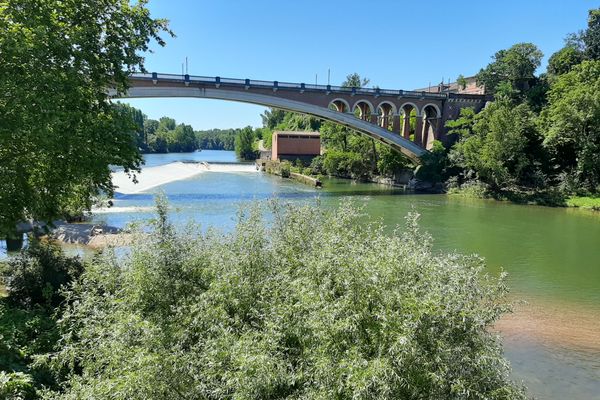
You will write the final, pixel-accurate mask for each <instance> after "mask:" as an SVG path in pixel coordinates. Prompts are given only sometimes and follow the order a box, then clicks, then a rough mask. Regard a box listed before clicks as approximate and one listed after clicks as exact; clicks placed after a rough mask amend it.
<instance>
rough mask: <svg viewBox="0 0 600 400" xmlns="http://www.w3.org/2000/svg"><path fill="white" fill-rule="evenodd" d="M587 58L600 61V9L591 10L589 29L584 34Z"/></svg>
mask: <svg viewBox="0 0 600 400" xmlns="http://www.w3.org/2000/svg"><path fill="white" fill-rule="evenodd" d="M582 40H583V43H584V45H585V58H586V59H588V60H596V61H600V9H598V8H597V9H593V10H590V12H589V15H588V27H587V29H586V30H585V31H584V32H583V34H582Z"/></svg>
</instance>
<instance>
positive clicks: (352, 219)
mask: <svg viewBox="0 0 600 400" xmlns="http://www.w3.org/2000/svg"><path fill="white" fill-rule="evenodd" d="M269 211H270V214H269V215H268V217H267V216H265V215H264V214H263V212H261V209H260V208H259V206H255V207H254V208H253V209H250V210H242V211H240V213H239V220H238V223H237V226H236V228H235V229H234V231H233V232H231V233H227V234H223V233H221V232H217V231H214V230H208V231H205V232H204V233H196V232H194V231H192V230H187V231H184V232H176V231H174V230H173V229H172V228H171V227H170V226H169V225H168V223H167V222H165V218H164V216H165V211H164V209H162V210H161V209H160V208H159V213H160V215H161V218H158V219H157V222H155V223H154V233H151V234H144V235H143V236H142V237H141V239H140V240H138V241H137V242H136V243H134V244H133V246H132V250H131V254H130V256H129V257H127V258H121V259H119V258H116V257H113V256H111V255H110V254H108V255H106V256H104V257H103V258H99V259H98V260H97V261H96V262H95V263H94V264H93V265H90V266H89V267H88V268H87V269H86V271H85V272H84V275H83V278H82V279H81V281H80V283H78V284H76V285H75V287H74V289H73V291H72V293H71V294H70V300H72V301H69V302H68V304H69V306H68V309H67V310H66V312H65V313H64V315H65V316H64V318H63V320H62V322H61V324H62V326H63V329H64V330H65V334H64V336H63V343H64V347H63V349H62V350H61V352H60V353H58V355H57V356H56V358H55V359H54V363H55V365H56V366H57V367H60V366H64V367H67V368H71V369H72V372H73V373H74V374H73V375H71V377H70V380H69V382H68V383H67V385H66V386H65V393H64V394H63V398H67V399H79V398H106V397H110V398H112V399H145V398H154V399H159V398H165V399H166V398H172V397H173V394H174V393H175V394H177V397H178V398H200V399H208V398H210V399H232V398H239V399H282V398H289V399H292V398H294V399H297V398H304V399H332V398H336V399H351V398H352V399H414V398H421V399H456V398H461V399H480V398H487V399H520V398H525V396H524V394H523V391H522V389H521V388H519V387H517V386H515V385H514V384H513V383H511V381H510V380H509V375H508V374H509V368H508V364H507V362H506V361H505V360H504V359H503V358H502V349H501V344H500V340H499V337H497V335H496V334H493V333H491V332H490V330H489V328H490V326H491V324H493V323H494V322H495V321H496V320H497V319H498V318H499V317H500V315H502V313H503V312H505V311H506V310H507V305H506V302H505V301H506V298H505V294H506V287H505V285H504V283H503V278H502V277H501V278H500V279H499V280H497V279H494V278H491V277H489V276H487V275H483V274H482V269H483V267H484V264H483V262H482V260H481V258H479V257H476V256H464V255H460V254H456V253H451V254H440V253H439V252H437V251H436V252H434V251H432V248H431V238H430V237H429V236H428V235H427V234H425V233H423V232H421V231H420V230H419V229H418V226H417V222H416V220H417V217H416V216H415V215H410V216H409V217H408V218H407V224H406V227H405V228H404V230H403V231H402V230H396V231H395V232H394V234H392V235H386V234H384V233H383V227H382V225H380V224H379V223H366V224H365V223H363V219H364V216H363V215H362V214H361V212H360V210H357V209H355V208H354V207H352V206H351V205H348V204H343V205H342V206H341V207H340V208H339V209H336V210H323V209H321V208H318V207H313V206H302V207H300V206H288V205H284V204H280V203H272V204H271V207H270V209H269ZM265 218H267V220H268V221H269V223H266V222H265ZM115 388H118V390H115Z"/></svg>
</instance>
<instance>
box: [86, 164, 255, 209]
mask: <svg viewBox="0 0 600 400" xmlns="http://www.w3.org/2000/svg"><path fill="white" fill-rule="evenodd" d="M206 172H247V173H255V172H257V171H256V168H255V166H254V165H253V164H209V163H206V162H202V163H183V162H174V163H170V164H166V165H159V166H156V167H148V168H143V169H142V172H140V173H139V174H136V178H137V183H134V182H133V180H132V179H131V178H130V177H129V176H128V175H127V174H126V173H125V172H123V171H117V172H113V173H112V182H113V185H115V191H116V192H118V193H122V194H133V193H140V192H144V191H146V190H149V189H152V188H154V187H157V186H161V185H164V184H167V183H169V182H174V181H179V180H183V179H189V178H192V177H194V176H196V175H198V174H202V173H206ZM94 212H97V211H94Z"/></svg>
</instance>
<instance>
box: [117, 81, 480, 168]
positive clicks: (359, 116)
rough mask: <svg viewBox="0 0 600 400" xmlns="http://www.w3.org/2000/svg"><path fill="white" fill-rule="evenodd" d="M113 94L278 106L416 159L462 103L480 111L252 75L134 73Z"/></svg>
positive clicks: (451, 100)
mask: <svg viewBox="0 0 600 400" xmlns="http://www.w3.org/2000/svg"><path fill="white" fill-rule="evenodd" d="M129 84H130V88H129V90H128V91H127V93H122V94H117V93H116V92H115V91H111V93H110V94H111V95H112V96H113V97H115V98H160V97H191V98H206V99H219V100H230V101H238V102H244V103H252V104H258V105H263V106H268V107H274V108H280V109H284V110H288V111H294V112H299V113H302V114H308V115H313V116H315V117H319V118H323V119H326V120H330V121H334V122H337V123H339V124H342V125H345V126H347V127H349V128H352V129H355V130H357V131H359V132H361V133H363V134H366V135H368V136H370V137H372V138H375V139H377V140H379V141H380V142H382V143H384V144H386V145H388V146H390V147H393V148H395V149H397V150H399V151H401V152H403V153H404V154H406V155H407V156H408V157H410V158H411V159H413V160H415V161H416V162H418V160H419V157H421V156H422V155H423V154H425V153H426V150H427V149H430V148H431V145H432V143H433V140H435V139H437V140H441V141H442V142H447V141H448V139H447V137H446V131H445V128H444V125H445V122H446V121H447V120H448V119H453V118H456V117H457V116H458V113H459V112H460V109H461V108H463V107H473V108H475V110H476V111H479V110H480V109H481V108H483V106H484V105H485V101H486V97H485V96H483V95H466V94H453V93H428V92H415V91H406V90H388V89H379V88H373V89H367V88H348V87H339V86H331V85H310V84H304V83H285V82H277V81H257V80H250V79H229V78H220V77H196V76H189V75H170V74H158V73H152V74H133V75H131V76H130V79H129Z"/></svg>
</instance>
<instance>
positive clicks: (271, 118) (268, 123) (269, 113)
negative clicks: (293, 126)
mask: <svg viewBox="0 0 600 400" xmlns="http://www.w3.org/2000/svg"><path fill="white" fill-rule="evenodd" d="M287 113H288V111H284V110H280V109H278V108H271V109H268V110H265V112H264V113H262V114H261V115H260V117H261V119H262V123H263V127H265V128H268V129H270V130H273V129H275V127H276V126H277V125H279V124H281V123H282V122H283V119H284V118H285V116H286V114H287Z"/></svg>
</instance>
